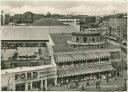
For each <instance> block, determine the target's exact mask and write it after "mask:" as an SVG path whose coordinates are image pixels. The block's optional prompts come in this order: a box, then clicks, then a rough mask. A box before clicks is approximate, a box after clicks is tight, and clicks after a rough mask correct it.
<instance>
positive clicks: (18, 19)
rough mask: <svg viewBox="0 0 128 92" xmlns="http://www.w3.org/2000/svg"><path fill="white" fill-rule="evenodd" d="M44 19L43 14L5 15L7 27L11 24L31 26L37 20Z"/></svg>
mask: <svg viewBox="0 0 128 92" xmlns="http://www.w3.org/2000/svg"><path fill="white" fill-rule="evenodd" d="M42 18H44V15H43V14H34V13H32V12H25V13H24V14H14V16H11V15H10V14H5V25H8V24H9V23H10V22H13V23H15V24H22V23H26V24H27V25H30V24H32V23H33V22H35V21H36V20H39V19H42Z"/></svg>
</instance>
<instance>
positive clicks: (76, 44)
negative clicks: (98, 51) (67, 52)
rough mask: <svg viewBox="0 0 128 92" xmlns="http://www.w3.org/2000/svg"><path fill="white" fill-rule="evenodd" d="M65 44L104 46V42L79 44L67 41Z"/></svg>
mask: <svg viewBox="0 0 128 92" xmlns="http://www.w3.org/2000/svg"><path fill="white" fill-rule="evenodd" d="M67 43H68V44H72V45H100V44H104V43H105V42H104V41H102V42H96V43H83V42H81V43H80V42H73V41H69V40H67Z"/></svg>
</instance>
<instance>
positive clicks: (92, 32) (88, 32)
mask: <svg viewBox="0 0 128 92" xmlns="http://www.w3.org/2000/svg"><path fill="white" fill-rule="evenodd" d="M72 34H87V35H89V34H100V32H97V31H96V32H94V31H87V32H86V31H85V32H82V31H80V32H72Z"/></svg>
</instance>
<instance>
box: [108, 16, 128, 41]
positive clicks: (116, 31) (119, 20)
mask: <svg viewBox="0 0 128 92" xmlns="http://www.w3.org/2000/svg"><path fill="white" fill-rule="evenodd" d="M109 27H110V34H111V36H113V37H115V38H116V37H117V38H119V39H120V40H126V39H127V36H126V35H127V18H126V17H125V16H122V17H116V16H113V17H110V18H109Z"/></svg>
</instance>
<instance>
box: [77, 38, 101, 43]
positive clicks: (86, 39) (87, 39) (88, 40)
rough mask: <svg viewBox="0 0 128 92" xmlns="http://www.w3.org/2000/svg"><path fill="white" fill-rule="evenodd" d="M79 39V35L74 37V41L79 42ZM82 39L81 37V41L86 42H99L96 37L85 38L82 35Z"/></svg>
mask: <svg viewBox="0 0 128 92" xmlns="http://www.w3.org/2000/svg"><path fill="white" fill-rule="evenodd" d="M80 39H81V38H80V37H76V39H75V41H76V42H80ZM82 39H83V40H82V41H83V42H84V43H87V42H93V43H96V42H99V41H100V40H99V38H97V39H96V38H87V37H83V38H82Z"/></svg>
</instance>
